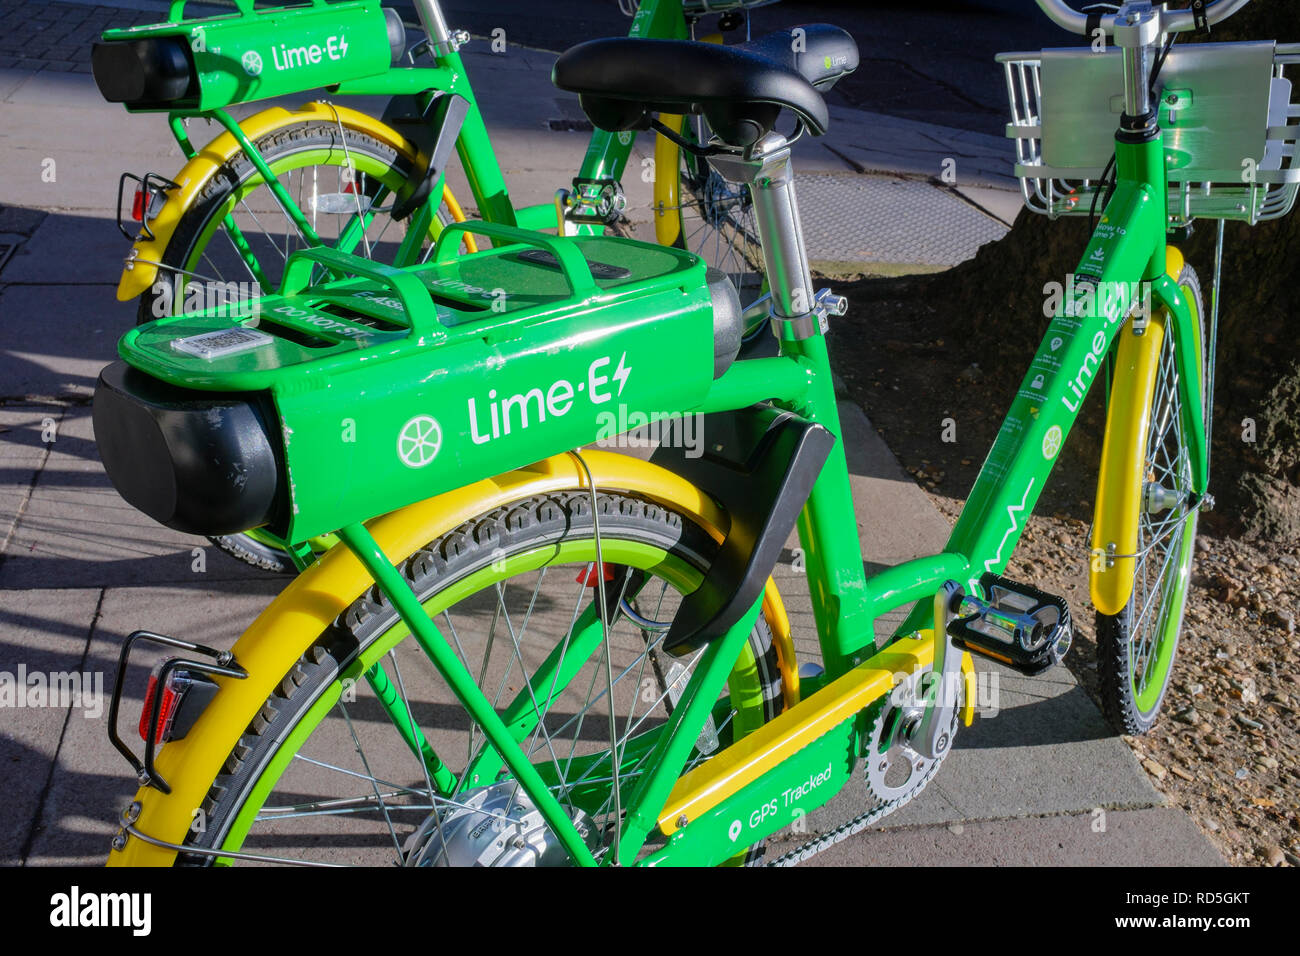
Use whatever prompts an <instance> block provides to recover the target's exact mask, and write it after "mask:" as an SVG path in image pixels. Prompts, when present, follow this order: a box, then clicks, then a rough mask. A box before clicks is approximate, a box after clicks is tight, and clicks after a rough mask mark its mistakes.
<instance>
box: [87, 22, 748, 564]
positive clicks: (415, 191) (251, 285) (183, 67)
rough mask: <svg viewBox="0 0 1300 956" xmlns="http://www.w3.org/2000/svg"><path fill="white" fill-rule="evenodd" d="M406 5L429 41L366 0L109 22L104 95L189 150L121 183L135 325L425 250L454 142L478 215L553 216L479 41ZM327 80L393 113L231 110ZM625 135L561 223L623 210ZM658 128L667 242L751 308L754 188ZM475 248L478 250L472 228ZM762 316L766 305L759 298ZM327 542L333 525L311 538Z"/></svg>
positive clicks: (602, 154) (609, 218)
mask: <svg viewBox="0 0 1300 956" xmlns="http://www.w3.org/2000/svg"><path fill="white" fill-rule="evenodd" d="M763 2H770V0H727V2H713V0H710V2H709V3H703V2H701V0H647V2H645V3H642V4H641V5H640V7H639V9H638V10H637V12H636V15H635V18H634V19H633V22H632V27H631V33H630V35H631V36H643V37H657V38H668V39H681V38H685V37H688V36H692V35H693V34H694V32H695V28H696V24H697V22H698V21H699V20H700V18H701V17H702V16H703V15H704V14H705V13H722V14H723V17H724V19H723V21H721V24H722V26H723V27H726V28H728V29H735V28H738V27H741V26H745V27H747V24H748V19H747V17H748V8H749V7H752V6H755V5H760V4H761V3H763ZM415 6H416V8H417V11H418V13H419V16H420V20H421V23H422V26H423V28H424V32H425V34H426V37H425V38H424V39H423V40H422V41H420V42H419V43H416V44H414V45H413V46H412V47H411V48H410V50H409V51H407V50H406V46H407V32H406V27H405V26H404V25H403V23H402V21H401V20H400V18H399V17H398V16H397V13H396V11H394V10H391V9H381V8H380V7H379V5H378V4H377V3H374V2H368V3H361V2H355V0H350V2H347V3H329V4H327V3H326V2H325V0H313V3H311V4H309V5H300V6H297V7H271V8H267V7H265V6H262V7H258V8H256V9H255V8H254V6H253V3H252V0H239V2H237V3H236V7H237V11H238V12H237V15H235V16H231V17H220V18H213V19H207V20H186V19H184V7H185V3H184V0H176V2H174V3H173V4H172V7H171V10H170V12H169V16H168V18H167V20H166V21H164V22H162V23H159V24H152V25H149V26H144V27H136V28H132V29H126V30H110V31H108V32H106V33H105V34H104V38H103V39H104V42H103V43H101V44H99V45H97V48H96V53H95V64H96V69H95V75H96V79H97V82H98V83H99V86H100V90H101V92H103V94H104V95H105V96H106V98H108V99H109V100H110V101H113V102H123V103H124V104H125V105H126V107H127V108H128V109H129V110H131V111H160V112H161V111H165V112H166V113H167V116H168V123H169V129H170V131H171V132H172V135H173V137H174V138H175V140H176V142H177V145H178V146H179V147H180V149H181V152H182V154H183V155H184V156H185V158H186V160H187V163H186V165H185V167H184V168H183V169H182V170H181V171H179V172H177V173H174V174H173V175H172V176H171V177H170V178H168V177H164V176H160V175H157V174H155V173H147V174H145V175H143V176H135V175H133V174H129V173H128V174H124V175H123V177H122V180H121V182H120V184H119V190H118V227H119V229H121V231H122V232H123V234H124V235H126V236H127V238H129V239H131V240H132V243H133V245H132V249H131V252H130V254H129V256H128V258H127V261H126V266H125V268H124V270H123V272H122V276H121V280H120V282H119V285H118V298H119V299H121V300H122V301H129V300H131V299H138V300H139V306H138V310H137V311H138V321H139V322H142V323H143V322H147V321H151V320H153V319H156V318H160V317H162V316H164V315H170V314H177V313H180V312H182V311H184V310H186V309H188V310H189V311H197V310H201V309H203V308H205V307H211V306H213V305H214V304H220V305H222V306H224V307H225V308H227V309H229V310H231V311H233V312H238V311H239V310H240V309H246V308H248V307H249V303H250V302H251V301H252V300H254V299H255V298H256V297H257V295H259V294H260V293H261V291H262V290H268V291H269V290H274V289H276V288H278V287H279V284H280V280H281V278H282V276H283V269H284V266H285V263H286V262H287V260H288V258H289V256H290V255H291V254H292V253H293V251H294V250H295V249H299V248H310V247H313V246H320V245H323V246H327V247H330V248H334V249H338V250H340V251H343V252H348V253H352V254H354V255H360V256H362V257H364V258H367V259H371V260H373V261H377V262H383V263H386V264H389V265H396V266H407V265H414V264H416V263H419V262H422V261H424V260H425V259H426V258H427V256H428V255H429V252H430V251H431V249H432V243H433V241H434V240H435V239H436V238H437V235H438V233H439V232H440V231H441V229H442V227H443V226H445V225H447V224H448V223H450V222H457V221H463V220H464V218H465V215H464V212H463V210H462V208H461V205H460V202H459V201H458V199H457V198H456V196H455V195H454V194H453V193H452V191H451V190H450V188H449V187H448V186H447V185H446V178H447V177H446V173H447V167H448V164H449V163H450V162H451V161H452V152H453V149H454V152H455V154H456V155H457V156H458V157H459V159H460V162H461V164H462V166H463V169H464V172H465V174H466V179H467V181H468V183H469V186H470V190H471V192H472V194H473V199H474V202H475V204H476V205H477V207H478V209H479V211H480V214H481V215H482V217H483V218H485V219H487V220H489V221H493V222H504V223H507V224H518V225H520V226H523V227H525V228H530V229H555V228H556V225H557V207H556V204H555V203H554V202H553V201H550V200H549V199H548V201H547V202H544V203H540V204H535V205H531V206H525V207H516V206H514V204H513V202H512V200H511V196H510V192H509V190H508V188H507V186H506V183H505V180H504V179H503V177H502V174H501V170H500V167H499V166H498V164H497V161H496V157H495V154H494V152H493V150H492V145H491V141H490V138H489V135H488V131H487V128H486V126H485V124H484V122H483V118H482V115H481V113H480V112H479V107H478V102H477V99H476V97H475V94H474V91H473V88H472V86H471V85H470V81H469V77H468V76H467V74H466V72H465V68H464V63H463V61H462V59H461V57H460V54H459V49H460V48H461V46H463V45H464V44H465V43H467V42H468V41H469V36H468V34H465V33H463V32H461V31H454V30H451V29H449V28H448V27H447V23H446V19H445V17H444V16H443V13H442V11H441V8H440V7H439V4H438V3H437V0H422V2H419V3H416V4H415ZM284 37H296V38H298V39H299V40H301V45H300V46H296V47H295V46H293V45H292V44H289V45H286V44H285V43H284V42H282V38H284ZM718 39H720V37H718ZM312 49H316V50H318V51H321V52H320V53H319V56H318V57H317V60H318V62H311V61H310V60H309V59H308V60H303V59H301V58H299V57H298V56H297V54H296V51H298V50H305V51H308V52H310V51H311V50H312ZM245 58H247V60H246V61H245ZM191 64H192V66H193V69H194V70H197V71H201V72H208V73H209V76H210V80H209V82H208V83H206V84H204V85H203V86H202V88H201V90H192V89H189V88H188V86H187V84H188V80H187V79H186V77H188V75H189V73H188V71H189V69H190V68H191ZM254 71H255V72H254ZM218 77H219V80H216V79H215V78H218ZM316 85H320V86H327V87H329V88H330V90H331V91H332V92H333V93H336V94H337V95H339V96H349V95H383V96H388V97H390V100H389V105H388V108H387V109H386V110H385V112H384V114H383V116H382V117H373V116H368V115H366V114H364V113H361V112H359V111H357V110H354V109H351V108H349V107H346V106H343V105H339V104H334V103H330V102H311V103H306V104H303V105H302V106H300V107H298V108H297V109H293V110H286V109H283V108H281V107H272V108H270V109H266V110H263V111H261V112H259V113H256V114H253V115H251V116H248V117H245V118H244V119H242V120H239V121H236V120H235V119H234V118H233V117H232V116H231V115H230V113H229V111H228V107H229V106H231V105H235V104H238V103H246V102H255V101H258V100H264V99H267V98H270V97H274V96H277V95H282V94H287V93H293V92H297V91H299V90H307V89H311V88H312V87H313V86H316ZM195 119H205V120H207V121H208V122H211V121H213V120H215V121H217V123H218V124H219V125H220V126H221V127H222V128H223V129H224V132H223V133H222V134H220V135H219V136H217V137H216V138H215V139H214V140H213V141H212V142H211V143H209V144H208V145H206V146H204V147H202V148H201V149H200V148H197V147H195V145H194V144H193V143H192V142H191V141H190V138H189V133H188V129H187V127H188V125H189V124H190V122H191V121H192V120H195ZM678 129H679V130H680V132H682V133H683V134H684V135H686V136H687V137H688V138H689V139H690V140H691V141H692V142H699V141H701V140H707V138H708V135H707V131H706V130H703V129H701V128H700V126H699V123H694V124H686V125H685V126H679V127H678ZM633 137H634V134H633V133H632V132H630V131H622V132H620V133H611V132H607V131H603V130H596V131H595V132H594V134H593V136H592V139H591V142H590V144H589V146H588V149H587V151H586V154H585V156H584V158H583V161H582V164H581V167H580V169H579V171H578V178H577V179H575V180H574V183H573V186H572V188H571V189H567V190H564V191H563V195H562V198H561V201H560V202H561V205H560V209H559V214H560V215H563V216H564V218H565V220H566V226H565V228H566V231H567V232H571V233H574V234H583V235H590V234H595V233H598V232H601V231H603V230H604V229H605V228H606V227H607V226H610V225H613V224H615V223H616V222H617V221H618V220H619V218H620V215H621V213H622V210H623V209H624V208H625V204H626V199H625V197H624V196H623V192H622V187H621V184H620V181H621V179H622V176H623V173H624V170H625V168H626V165H627V161H628V157H629V155H630V153H631V150H632V146H633V141H634V139H633ZM657 140H658V142H657V145H656V160H657V161H658V162H659V164H660V165H659V166H658V167H657V168H660V169H667V170H671V171H672V173H671V174H670V175H666V176H658V177H656V180H655V189H654V223H655V229H656V234H657V235H658V237H659V241H660V242H662V243H663V244H665V245H677V246H679V247H681V248H688V249H691V250H692V251H695V252H698V253H699V254H700V255H702V256H704V257H705V258H706V260H707V261H708V262H709V263H710V264H712V265H714V266H716V267H718V268H720V269H722V270H723V271H724V272H726V273H727V274H728V275H730V276H731V278H732V281H733V284H735V285H736V286H737V288H738V290H739V291H740V292H741V296H742V302H743V304H745V305H747V306H749V305H752V304H754V303H755V302H756V301H757V300H758V299H759V298H760V297H761V295H762V293H763V292H764V291H765V284H764V281H763V275H762V268H761V253H760V252H759V250H758V247H757V242H758V240H757V227H756V225H755V223H754V219H753V207H752V202H751V201H750V198H749V195H748V192H747V191H745V190H744V189H743V188H738V187H735V186H732V185H729V184H727V183H725V181H723V180H722V179H721V178H720V177H718V176H717V175H716V173H713V172H712V171H710V170H709V169H708V167H707V165H705V164H703V163H702V162H700V161H699V160H697V158H696V157H695V156H694V155H693V154H692V153H690V152H689V151H683V150H681V149H680V148H679V147H677V145H676V144H675V143H673V142H671V141H670V140H668V139H666V138H664V137H662V136H660V137H657ZM679 157H680V158H679ZM129 183H134V184H135V192H134V196H133V197H132V203H131V212H130V217H129V220H134V224H138V225H134V224H130V223H129V220H128V219H127V217H125V216H124V214H123V208H124V199H125V193H126V191H127V190H126V187H127V185H128V184H129ZM124 220H125V221H124ZM132 227H134V228H135V230H136V231H135V233H134V234H133V233H132V231H131V228H132ZM466 249H467V251H471V252H472V251H474V250H475V249H476V246H475V244H474V240H473V238H472V237H466ZM322 275H323V273H322ZM318 277H319V276H318ZM753 315H754V316H756V317H757V318H758V319H761V318H762V316H764V315H766V306H765V304H760V305H757V306H756V308H755V309H754V312H753ZM213 541H214V543H215V544H216V545H217V546H218V547H220V548H221V549H222V550H223V551H225V552H226V553H228V554H230V555H232V556H233V557H235V558H237V559H239V560H241V561H244V562H246V563H249V564H252V565H254V566H256V567H261V568H263V569H265V570H270V571H281V572H286V571H293V570H295V569H300V568H301V567H302V566H303V562H304V561H305V560H307V558H308V556H309V555H308V553H307V550H306V549H305V548H299V549H297V551H295V550H294V549H292V548H290V547H288V546H287V545H286V544H285V542H282V541H279V540H277V539H276V538H275V536H274V534H272V533H271V532H269V531H267V530H265V529H260V530H252V531H249V532H247V533H241V534H233V535H222V536H219V537H216V538H214V539H213ZM333 543H334V540H333V538H332V537H326V538H324V539H322V540H320V541H315V542H311V543H310V547H311V548H312V549H313V550H315V551H317V552H319V551H321V550H323V549H324V548H326V547H328V546H330V545H331V544H333Z"/></svg>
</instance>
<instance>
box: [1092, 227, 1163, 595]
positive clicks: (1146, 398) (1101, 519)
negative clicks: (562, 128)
mask: <svg viewBox="0 0 1300 956" xmlns="http://www.w3.org/2000/svg"><path fill="white" fill-rule="evenodd" d="M1165 270H1166V272H1168V274H1169V276H1170V277H1171V278H1172V279H1173V280H1174V281H1175V282H1177V281H1178V277H1179V275H1181V274H1182V271H1183V255H1182V253H1181V252H1179V251H1178V250H1177V249H1175V248H1174V247H1173V246H1168V247H1166V250H1165ZM1166 319H1167V316H1166V315H1165V313H1164V312H1163V311H1159V310H1157V311H1156V312H1155V314H1153V315H1152V316H1151V321H1150V322H1148V323H1147V326H1146V331H1145V332H1144V333H1143V334H1142V335H1134V334H1133V327H1132V324H1131V323H1130V324H1129V325H1128V326H1126V327H1125V328H1124V329H1123V330H1121V332H1120V334H1119V349H1118V351H1117V353H1116V357H1115V376H1114V387H1112V389H1111V392H1110V404H1109V407H1108V408H1107V409H1106V437H1105V443H1104V445H1103V446H1102V452H1101V472H1100V474H1099V475H1098V478H1097V501H1096V506H1095V511H1094V516H1093V530H1092V542H1091V544H1090V547H1091V549H1092V559H1091V561H1090V563H1089V572H1088V580H1089V590H1090V592H1091V596H1092V603H1093V605H1094V606H1095V607H1096V608H1097V610H1098V611H1100V612H1101V613H1102V614H1108V615H1111V616H1114V615H1116V614H1118V613H1119V612H1120V611H1121V610H1123V608H1124V605H1126V604H1127V603H1128V601H1129V597H1130V595H1131V594H1132V592H1133V566H1134V561H1135V559H1134V558H1133V557H1132V555H1134V554H1136V553H1137V548H1138V519H1139V517H1140V512H1141V507H1142V486H1143V483H1144V482H1145V480H1146V475H1145V469H1146V448H1147V425H1148V422H1147V415H1148V410H1149V409H1150V407H1151V399H1152V393H1153V391H1154V390H1155V381H1156V372H1157V370H1158V368H1159V364H1160V349H1161V346H1162V345H1163V344H1164V337H1165V334H1166V331H1167V330H1166V328H1165V322H1166Z"/></svg>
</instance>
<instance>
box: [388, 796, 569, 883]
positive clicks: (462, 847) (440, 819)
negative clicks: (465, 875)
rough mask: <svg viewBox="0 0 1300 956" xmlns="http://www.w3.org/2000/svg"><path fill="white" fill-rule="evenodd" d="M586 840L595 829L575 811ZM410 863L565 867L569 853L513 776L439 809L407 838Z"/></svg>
mask: <svg viewBox="0 0 1300 956" xmlns="http://www.w3.org/2000/svg"><path fill="white" fill-rule="evenodd" d="M571 815H572V819H573V822H574V825H575V826H576V827H577V829H578V833H579V834H580V835H581V836H582V839H583V840H584V841H585V842H586V843H587V844H588V846H590V845H591V844H592V838H593V836H594V834H593V828H592V826H591V822H590V820H589V818H588V817H587V815H586V814H585V813H583V812H582V811H581V810H577V809H574V810H571ZM402 856H403V859H404V860H405V864H406V865H407V866H565V865H567V864H568V862H569V859H568V854H567V853H566V852H565V850H564V846H563V845H562V844H561V843H560V840H559V838H558V837H557V836H556V835H555V834H554V833H553V832H552V831H551V828H550V827H549V826H547V825H546V821H545V819H543V817H542V814H541V811H540V810H538V809H537V807H536V805H535V804H534V803H533V801H532V799H531V798H530V797H529V796H528V794H527V793H525V792H524V790H523V788H522V787H520V786H519V785H518V784H517V783H515V782H514V781H513V780H506V781H503V782H501V783H495V784H492V785H490V786H487V787H479V788H478V789H476V790H471V791H468V792H467V793H466V794H465V795H464V798H463V799H462V800H460V802H459V803H458V804H457V805H456V806H452V807H446V808H443V809H440V810H437V811H435V812H433V813H431V814H429V816H428V817H427V818H426V819H425V821H424V823H422V824H421V825H420V827H419V829H417V830H416V831H415V832H414V833H412V834H411V835H410V836H409V837H407V839H406V844H405V845H404V846H403V847H402Z"/></svg>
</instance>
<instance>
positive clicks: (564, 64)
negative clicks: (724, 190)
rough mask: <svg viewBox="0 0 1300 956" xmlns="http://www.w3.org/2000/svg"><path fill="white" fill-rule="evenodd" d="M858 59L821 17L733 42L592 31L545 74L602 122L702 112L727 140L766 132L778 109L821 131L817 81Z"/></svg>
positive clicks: (604, 125)
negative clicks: (603, 35) (596, 35)
mask: <svg viewBox="0 0 1300 956" xmlns="http://www.w3.org/2000/svg"><path fill="white" fill-rule="evenodd" d="M857 65H858V47H857V44H856V43H854V41H853V38H852V37H851V36H849V34H848V33H846V32H844V31H843V30H841V29H840V28H838V27H834V26H830V25H829V24H824V23H818V24H810V25H808V26H803V27H796V28H794V29H792V30H781V31H778V32H776V33H771V34H768V35H766V36H764V37H761V38H759V39H757V40H752V41H750V42H749V43H742V44H738V45H736V46H721V45H719V44H716V43H699V42H695V41H691V40H645V39H633V38H618V39H605V40H592V41H590V42H587V43H581V44H579V45H578V46H575V47H573V48H572V49H570V50H568V51H566V52H565V53H564V54H562V55H561V56H560V58H559V59H558V60H556V61H555V68H554V70H553V71H552V73H551V78H552V80H553V81H554V83H555V85H556V86H558V87H559V88H560V89H562V90H568V91H570V92H573V93H577V94H578V100H579V103H580V104H581V105H582V109H583V111H584V112H585V113H586V114H587V117H588V118H589V119H590V120H591V122H592V123H593V124H594V125H596V126H598V127H599V128H601V129H604V130H625V129H634V128H637V127H640V126H642V125H644V123H643V121H644V117H645V114H647V113H652V112H665V113H703V114H704V117H705V119H707V120H708V123H709V126H710V128H711V129H712V130H713V132H714V133H715V134H716V135H717V136H719V137H720V138H721V139H722V140H723V141H724V142H726V143H727V144H728V145H731V146H738V147H744V146H749V145H751V144H753V143H755V142H757V141H758V140H759V139H761V138H762V137H763V136H764V135H765V134H766V133H768V132H769V131H770V130H771V129H772V128H773V126H774V124H775V123H776V118H777V116H778V115H779V114H780V112H781V110H783V109H788V110H790V111H791V112H793V113H794V114H795V116H797V117H798V118H799V120H800V121H801V122H802V123H803V124H804V126H806V127H807V128H808V130H809V131H810V132H811V133H813V135H815V136H820V135H821V134H822V133H824V132H826V127H827V124H828V122H829V115H828V113H827V110H826V101H825V100H824V99H822V95H821V92H819V91H824V90H828V89H830V87H831V86H832V85H833V84H834V83H835V81H836V80H838V79H839V78H840V77H842V76H844V75H846V74H848V73H851V72H853V70H854V69H856V68H857Z"/></svg>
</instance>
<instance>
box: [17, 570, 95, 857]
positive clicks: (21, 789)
mask: <svg viewBox="0 0 1300 956" xmlns="http://www.w3.org/2000/svg"><path fill="white" fill-rule="evenodd" d="M99 597H100V592H99V591H98V590H96V589H91V588H87V589H81V588H77V589H60V590H41V591H0V684H2V685H3V686H0V701H3V704H0V766H3V767H4V779H5V786H4V799H3V800H0V866H11V865H15V864H17V863H19V862H21V859H22V855H23V852H24V849H25V848H26V847H27V844H28V835H29V833H30V831H31V828H32V825H33V822H34V821H35V819H36V816H37V815H38V814H39V813H40V812H41V807H42V806H43V805H44V801H45V798H46V796H47V788H48V783H49V779H50V766H51V764H52V763H53V761H54V760H55V757H56V755H57V753H58V750H59V747H60V744H61V742H62V740H63V738H64V736H65V734H66V732H67V729H68V728H69V727H71V726H72V725H73V724H74V723H80V722H84V721H86V720H89V719H91V718H89V717H86V716H85V715H86V714H88V713H93V712H94V708H93V707H87V706H86V705H89V704H91V703H92V700H91V698H90V697H89V696H85V697H79V698H78V699H76V700H74V699H73V698H72V697H71V696H67V697H63V698H62V699H61V698H60V695H58V694H56V695H53V696H51V695H50V694H49V693H48V691H49V687H50V686H51V685H50V681H51V680H52V677H53V675H60V676H62V675H67V677H68V678H69V679H71V678H72V676H73V675H76V680H77V683H76V685H75V686H77V687H78V688H80V687H81V686H82V685H81V679H80V675H81V674H82V673H83V671H88V672H91V673H92V674H93V671H94V669H93V668H92V667H89V666H88V665H87V664H86V662H85V661H84V660H83V656H84V654H85V651H86V646H87V639H88V636H89V633H90V623H91V621H92V619H93V618H94V615H95V608H96V606H97V604H98V602H99ZM37 675H39V680H40V682H41V683H42V685H43V686H44V688H45V693H43V694H40V695H39V696H38V692H37V690H36V688H37V686H38V676H37ZM102 681H103V678H102V676H101V678H100V683H101V684H102ZM56 686H59V687H64V688H69V689H70V688H72V687H73V686H74V685H73V684H72V683H68V682H63V681H59V682H57V683H56ZM95 686H96V682H95V680H94V679H93V676H92V679H91V681H90V682H89V688H88V689H89V690H90V691H91V692H92V693H93V692H94V689H95ZM20 692H21V706H19V704H20V699H19V694H20ZM74 703H76V704H78V705H81V706H80V707H78V708H74V706H73V704H74ZM100 703H102V701H100Z"/></svg>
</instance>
